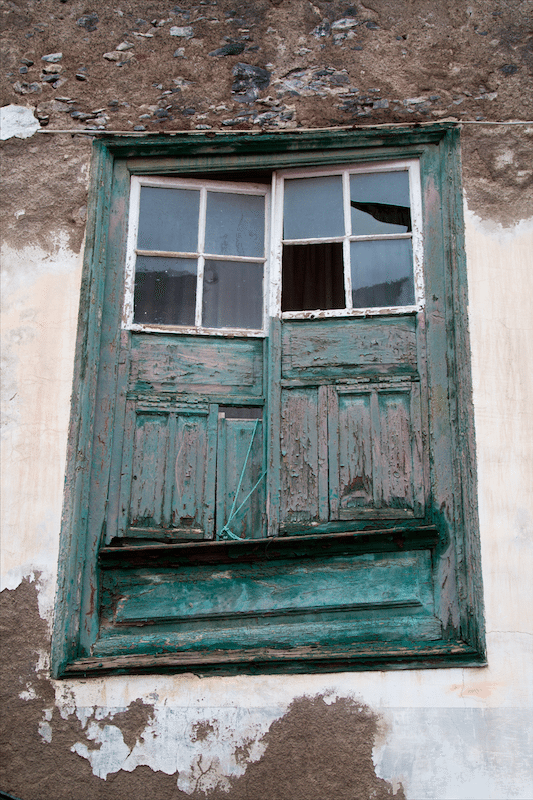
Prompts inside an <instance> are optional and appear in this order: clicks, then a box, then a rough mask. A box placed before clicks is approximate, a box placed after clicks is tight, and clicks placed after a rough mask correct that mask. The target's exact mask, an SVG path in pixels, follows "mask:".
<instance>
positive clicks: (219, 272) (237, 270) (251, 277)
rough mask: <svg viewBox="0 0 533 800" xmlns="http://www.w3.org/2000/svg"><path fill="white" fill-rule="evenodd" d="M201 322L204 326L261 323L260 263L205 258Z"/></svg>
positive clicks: (242, 325) (235, 325)
mask: <svg viewBox="0 0 533 800" xmlns="http://www.w3.org/2000/svg"><path fill="white" fill-rule="evenodd" d="M202 325H203V326H204V327H206V328H254V329H256V330H259V329H261V328H262V327H263V265H262V264H247V263H243V262H242V261H206V262H205V267H204V297H203V311H202Z"/></svg>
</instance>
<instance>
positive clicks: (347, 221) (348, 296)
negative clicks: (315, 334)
mask: <svg viewBox="0 0 533 800" xmlns="http://www.w3.org/2000/svg"><path fill="white" fill-rule="evenodd" d="M342 199H343V206H344V239H343V242H342V256H343V263H344V292H345V303H346V310H347V311H351V310H352V308H353V306H352V269H351V259H350V236H351V234H352V209H351V205H350V175H349V173H348V171H347V170H344V172H343V173H342Z"/></svg>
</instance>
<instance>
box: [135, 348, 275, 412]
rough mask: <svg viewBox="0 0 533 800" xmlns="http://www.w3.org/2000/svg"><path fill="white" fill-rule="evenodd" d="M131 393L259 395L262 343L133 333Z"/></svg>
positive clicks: (260, 389) (260, 393) (260, 387)
mask: <svg viewBox="0 0 533 800" xmlns="http://www.w3.org/2000/svg"><path fill="white" fill-rule="evenodd" d="M132 340H133V341H132V351H131V374H130V389H133V390H137V391H147V390H151V391H155V392H162V391H165V390H166V391H174V392H176V391H179V392H181V393H187V392H193V393H196V394H201V395H213V394H215V395H222V396H226V397H227V396H229V395H232V394H234V395H237V394H245V393H246V394H248V396H250V395H251V396H254V397H260V396H261V395H262V393H263V387H262V376H263V358H262V356H263V343H262V341H261V339H252V338H250V339H237V338H223V337H221V336H212V337H210V336H185V337H183V336H169V335H163V334H159V335H154V334H133V336H132Z"/></svg>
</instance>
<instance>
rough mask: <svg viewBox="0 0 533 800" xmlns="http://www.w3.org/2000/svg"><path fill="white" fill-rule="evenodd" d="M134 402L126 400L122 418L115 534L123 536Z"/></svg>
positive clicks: (132, 444) (126, 515) (130, 473)
mask: <svg viewBox="0 0 533 800" xmlns="http://www.w3.org/2000/svg"><path fill="white" fill-rule="evenodd" d="M135 416H136V415H135V403H134V401H133V400H128V401H127V403H126V413H125V419H124V446H123V449H122V469H121V476H120V503H119V509H118V526H117V535H118V536H125V534H126V529H127V527H128V519H129V506H130V493H131V478H132V474H133V473H132V469H133V452H134V439H135Z"/></svg>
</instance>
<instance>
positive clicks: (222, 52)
mask: <svg viewBox="0 0 533 800" xmlns="http://www.w3.org/2000/svg"><path fill="white" fill-rule="evenodd" d="M245 47H246V45H245V44H244V42H229V43H228V44H225V45H224V46H223V47H219V48H218V50H212V51H211V52H210V53H209V55H210V56H238V55H239V53H242V52H243V50H244V49H245Z"/></svg>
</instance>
